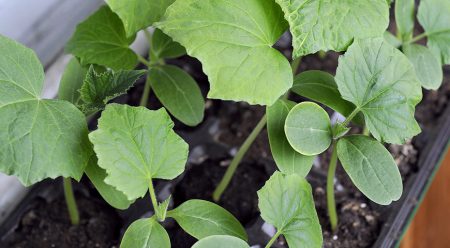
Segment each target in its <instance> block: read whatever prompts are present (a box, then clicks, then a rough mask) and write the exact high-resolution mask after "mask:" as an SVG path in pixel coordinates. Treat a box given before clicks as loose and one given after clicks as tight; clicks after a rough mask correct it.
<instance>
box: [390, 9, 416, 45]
mask: <svg viewBox="0 0 450 248" xmlns="http://www.w3.org/2000/svg"><path fill="white" fill-rule="evenodd" d="M414 5H415V2H414V0H396V1H395V22H396V23H397V29H398V32H399V33H400V35H401V37H402V40H403V41H409V40H410V39H411V38H412V35H413V30H414Z"/></svg>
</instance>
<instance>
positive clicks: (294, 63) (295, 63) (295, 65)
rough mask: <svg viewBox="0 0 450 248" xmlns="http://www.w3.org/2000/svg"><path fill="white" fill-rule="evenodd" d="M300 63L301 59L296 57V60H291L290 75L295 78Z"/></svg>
mask: <svg viewBox="0 0 450 248" xmlns="http://www.w3.org/2000/svg"><path fill="white" fill-rule="evenodd" d="M301 61H302V57H298V58H296V59H294V60H292V62H291V68H292V75H294V76H295V75H296V74H297V71H298V68H299V66H300V62H301Z"/></svg>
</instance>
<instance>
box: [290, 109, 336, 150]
mask: <svg viewBox="0 0 450 248" xmlns="http://www.w3.org/2000/svg"><path fill="white" fill-rule="evenodd" d="M284 131H285V133H286V138H287V140H288V141H289V144H291V146H292V148H294V149H295V150H296V151H297V152H299V153H301V154H304V155H308V156H312V155H317V154H320V153H322V152H324V151H325V150H326V149H328V147H329V146H330V144H331V138H332V134H331V122H330V118H329V117H328V113H327V112H326V111H325V110H324V109H323V108H321V107H320V106H319V105H317V104H315V103H313V102H302V103H299V104H297V105H295V107H293V108H292V109H291V111H289V114H288V115H287V117H286V122H285V124H284Z"/></svg>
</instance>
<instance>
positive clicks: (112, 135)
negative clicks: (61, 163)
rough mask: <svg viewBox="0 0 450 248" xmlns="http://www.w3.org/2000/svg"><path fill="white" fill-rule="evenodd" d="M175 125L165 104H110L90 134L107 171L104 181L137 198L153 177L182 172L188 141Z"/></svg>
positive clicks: (130, 197) (164, 177)
mask: <svg viewBox="0 0 450 248" xmlns="http://www.w3.org/2000/svg"><path fill="white" fill-rule="evenodd" d="M173 125H174V124H173V122H172V120H170V117H169V115H168V114H167V112H166V111H165V110H164V108H161V109H159V110H156V111H153V110H148V109H146V108H144V107H130V106H126V105H119V104H108V105H107V106H106V109H105V110H104V111H103V113H102V116H101V118H100V119H99V122H98V129H97V130H96V131H94V132H92V133H90V134H89V138H90V140H91V142H92V143H93V144H94V151H95V153H96V154H97V157H98V164H99V166H100V167H101V168H103V169H105V170H106V172H107V174H108V176H107V177H106V179H105V182H106V183H107V184H110V185H112V186H114V187H116V188H117V189H118V190H120V191H122V192H124V193H125V195H127V197H128V199H129V200H134V199H136V198H138V197H143V196H144V195H145V193H146V192H147V191H148V187H149V182H150V180H151V179H153V178H160V179H173V178H175V177H176V176H178V175H180V174H181V173H182V172H183V170H184V167H185V164H186V160H187V154H188V144H187V143H186V142H184V140H183V139H181V138H180V137H179V136H178V135H177V134H176V133H175V132H174V131H173V130H172V128H173Z"/></svg>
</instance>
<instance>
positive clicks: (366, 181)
mask: <svg viewBox="0 0 450 248" xmlns="http://www.w3.org/2000/svg"><path fill="white" fill-rule="evenodd" d="M337 154H338V157H339V160H340V161H341V163H342V166H343V167H344V169H345V171H346V172H347V174H348V175H349V176H350V179H352V182H353V183H354V184H355V185H356V187H357V188H358V189H359V190H361V192H363V193H364V195H365V196H367V198H369V199H370V200H372V201H374V202H376V203H378V204H382V205H388V204H390V203H391V202H392V201H396V200H398V199H400V196H401V195H402V189H403V186H402V177H401V176H400V171H399V170H398V167H397V164H395V161H394V159H393V158H392V155H391V154H390V153H389V151H388V150H387V149H386V148H385V147H384V146H383V145H382V144H380V142H378V141H376V140H374V139H372V138H369V137H367V136H365V135H353V136H348V137H344V138H342V139H340V140H339V141H338V143H337Z"/></svg>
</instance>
